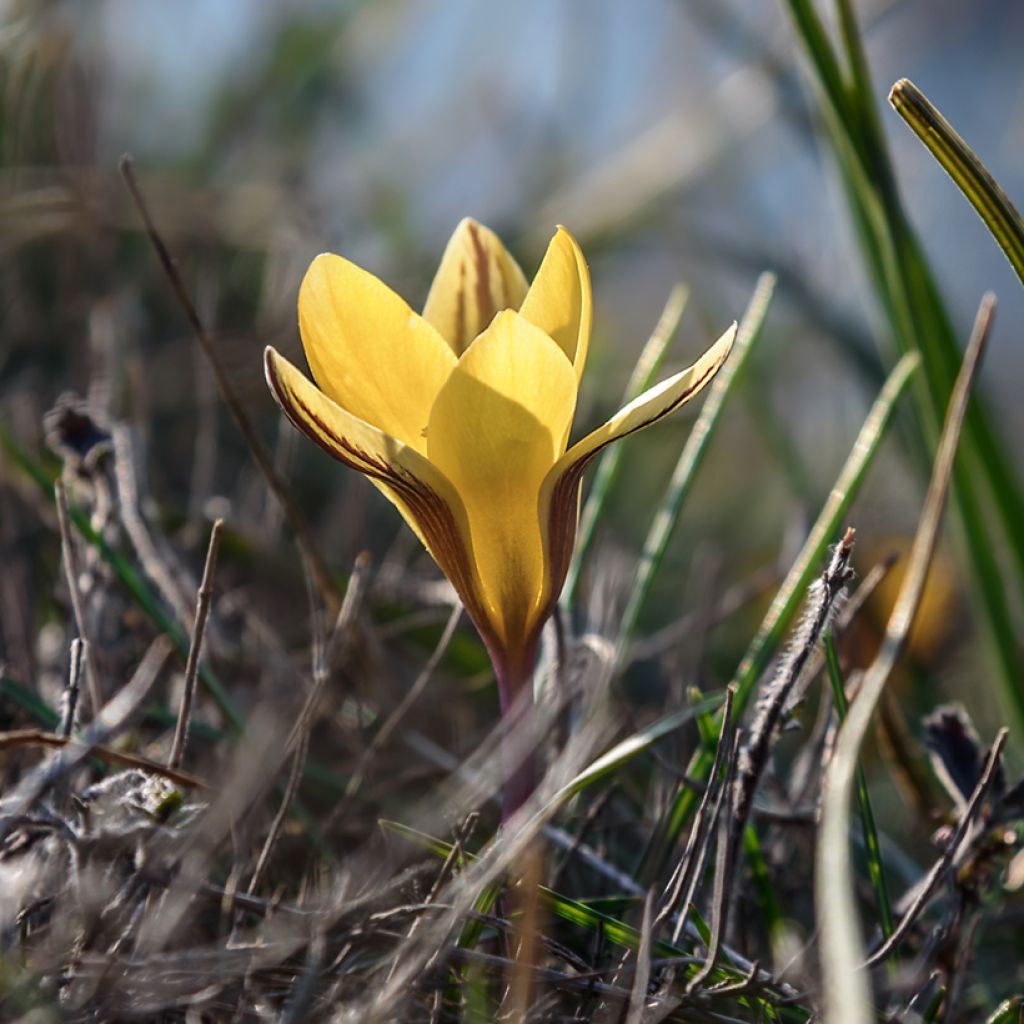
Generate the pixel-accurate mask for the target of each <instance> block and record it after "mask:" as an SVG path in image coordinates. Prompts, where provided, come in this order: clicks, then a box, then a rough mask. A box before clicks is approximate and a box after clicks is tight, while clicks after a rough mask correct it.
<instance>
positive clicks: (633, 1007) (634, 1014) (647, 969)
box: [626, 892, 654, 1024]
mask: <svg viewBox="0 0 1024 1024" xmlns="http://www.w3.org/2000/svg"><path fill="white" fill-rule="evenodd" d="M652 903H653V900H652V893H650V892H648V893H647V896H646V897H645V898H644V916H643V923H642V924H641V925H640V948H639V949H638V950H637V951H636V973H635V974H634V975H633V985H632V988H631V989H630V993H629V1013H628V1016H627V1017H626V1024H643V1019H644V1010H645V1008H646V1006H647V986H648V984H649V983H650V980H651V946H652V944H653V938H654V928H653V925H652V917H653V910H654V908H653V905H652Z"/></svg>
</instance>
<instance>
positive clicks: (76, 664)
mask: <svg viewBox="0 0 1024 1024" xmlns="http://www.w3.org/2000/svg"><path fill="white" fill-rule="evenodd" d="M84 668H85V641H84V640H83V639H82V638H81V637H80V636H77V637H75V639H74V640H72V641H71V664H70V665H69V666H68V685H67V687H66V689H65V690H64V704H63V707H62V708H61V713H60V723H59V725H58V727H57V735H58V736H64V737H68V736H70V735H71V731H72V729H74V727H75V715H76V713H77V712H78V697H79V694H80V693H81V690H82V687H81V683H82V671H83V670H84Z"/></svg>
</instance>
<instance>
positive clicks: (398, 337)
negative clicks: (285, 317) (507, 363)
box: [299, 253, 455, 452]
mask: <svg viewBox="0 0 1024 1024" xmlns="http://www.w3.org/2000/svg"><path fill="white" fill-rule="evenodd" d="M299 329H300V331H301V333H302V344H303V346H304V348H305V350H306V358H307V359H308V360H309V366H310V369H311V370H312V371H313V376H314V378H315V379H316V382H317V384H318V385H319V386H320V389H321V390H322V391H323V392H324V394H326V395H327V396H328V397H329V398H331V399H333V400H334V401H335V402H337V403H338V405H340V406H342V407H343V408H344V409H346V410H347V411H348V412H349V413H351V414H352V415H353V416H355V417H356V418H357V419H360V420H363V421H364V422H365V423H369V424H372V425H373V426H375V427H377V428H379V429H380V430H382V431H384V433H385V434H390V435H391V436H392V437H394V438H397V439H398V440H400V441H402V442H403V443H404V444H406V445H409V446H410V447H412V448H415V449H417V450H418V451H420V452H422V451H423V450H424V448H425V442H424V438H423V429H424V428H425V427H426V425H427V419H428V417H429V416H430V407H431V405H433V402H434V399H435V398H436V397H437V393H438V392H439V391H440V390H441V385H442V384H444V382H445V380H446V379H447V378H448V374H449V373H450V372H451V370H452V368H453V367H454V366H455V356H454V354H453V353H452V350H451V348H450V347H449V346H448V345H447V344H446V343H445V341H444V339H443V338H442V337H441V336H440V335H439V334H438V333H437V331H436V330H435V329H434V328H433V327H432V326H431V325H430V324H428V323H427V322H426V321H425V320H423V319H422V317H420V316H419V315H418V314H416V313H414V312H413V311H412V310H411V309H410V308H409V306H408V305H407V304H406V303H405V302H404V301H403V300H402V299H401V298H400V297H399V296H398V295H396V294H395V293H394V292H393V291H392V290H391V289H390V288H388V286H387V285H385V284H384V283H383V282H382V281H379V280H378V279H377V278H376V277H374V276H373V275H372V274H369V273H367V272H366V271H365V270H363V269H362V268H360V267H357V266H356V265H355V264H354V263H350V262H349V261H348V260H345V259H342V258H341V257H340V256H334V255H332V254H330V253H325V254H323V255H321V256H317V258H316V259H315V260H313V263H312V264H311V266H310V268H309V270H308V271H307V272H306V276H305V278H304V279H303V281H302V287H301V288H300V290H299Z"/></svg>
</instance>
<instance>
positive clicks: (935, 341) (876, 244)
mask: <svg viewBox="0 0 1024 1024" xmlns="http://www.w3.org/2000/svg"><path fill="white" fill-rule="evenodd" d="M837 2H838V3H839V5H840V6H839V20H840V28H841V32H842V38H843V44H844V48H845V51H846V59H847V63H848V65H849V67H850V72H849V75H848V77H844V74H843V72H842V71H841V70H840V64H839V59H838V57H837V56H836V54H835V52H834V50H833V49H832V45H831V43H830V41H829V39H828V36H827V34H826V33H825V31H824V28H823V27H822V24H821V22H820V20H819V19H818V16H817V14H816V12H815V10H814V7H813V5H812V3H811V2H810V0H784V3H785V6H786V8H787V9H788V11H789V13H790V15H791V17H792V19H793V22H794V25H795V26H796V29H797V34H798V36H799V38H800V41H801V42H802V43H803V46H804V49H805V51H806V53H807V56H808V57H809V59H810V62H811V67H812V69H813V71H814V74H815V77H816V81H817V84H818V86H819V89H820V92H821V95H822V98H823V113H824V120H825V124H826V127H827V128H828V135H829V140H830V141H831V143H832V146H833V148H834V150H835V155H836V159H837V164H838V166H839V170H840V174H841V176H842V180H843V184H844V187H845V189H846V193H847V198H848V201H849V205H850V209H851V212H852V215H853V220H854V224H855V226H856V228H857V231H858V239H859V242H860V245H861V249H862V252H863V255H864V259H865V263H866V265H867V269H868V273H869V276H870V279H871V282H872V285H873V287H874V289H875V291H876V293H877V295H878V298H879V301H880V303H881V305H882V308H883V309H884V310H885V313H886V316H887V317H888V319H889V321H890V325H891V329H892V337H893V340H894V341H895V343H896V347H897V349H898V351H899V352H901V353H904V354H905V353H908V352H915V351H918V352H920V353H921V355H922V358H923V368H924V373H923V375H922V379H923V382H924V384H925V385H926V386H921V387H918V388H915V389H914V400H915V405H916V410H917V418H918V429H919V439H918V444H917V446H916V451H915V452H914V454H915V455H916V456H917V458H918V461H919V463H920V465H921V466H922V468H923V469H925V471H926V467H927V465H928V464H929V463H930V456H928V457H927V458H925V456H927V455H928V453H929V452H930V451H932V450H933V449H934V447H935V444H936V443H937V439H938V429H939V423H940V421H941V418H942V415H943V412H944V410H945V408H946V404H947V402H948V400H949V395H950V393H951V391H952V388H953V381H954V379H955V377H956V373H957V370H958V368H959V364H960V345H959V341H958V339H957V336H956V334H955V332H954V330H953V328H952V324H951V321H950V318H949V315H948V312H947V311H946V308H945V305H944V303H943V300H942V297H941V295H940V293H939V290H938V287H937V285H936V283H935V280H934V277H933V275H932V272H931V269H930V267H929V265H928V262H927V260H926V259H925V257H924V254H923V251H922V249H921V246H920V243H919V242H918V240H917V238H916V236H915V234H914V231H913V228H912V227H911V225H910V221H909V218H908V217H907V214H906V211H905V210H904V208H903V205H902V202H901V200H900V197H899V192H898V189H897V186H896V180H895V174H894V171H893V168H892V162H891V160H890V157H889V153H888V147H887V144H886V140H885V137H884V134H883V132H882V130H881V127H880V124H879V121H878V117H877V110H876V104H875V97H874V95H873V91H872V88H871V83H870V77H869V74H868V69H867V62H866V59H865V57H864V53H863V48H862V46H861V44H860V39H859V33H858V31H857V26H856V22H855V19H854V15H853V9H852V6H851V5H850V4H849V3H847V2H846V0H837ZM954 484H955V486H954V494H955V496H956V505H957V510H958V512H959V514H960V519H961V525H962V530H963V537H964V539H965V541H966V547H967V552H968V558H967V561H968V566H969V569H970V572H971V575H972V578H973V579H972V582H973V585H974V591H975V594H976V596H977V598H978V600H979V602H980V603H981V604H982V606H983V607H984V609H985V615H984V616H983V619H984V622H985V629H986V630H987V632H988V637H989V640H990V643H991V649H992V652H993V654H994V656H995V661H996V667H997V669H998V679H999V682H1000V684H1001V690H1002V697H1003V703H1004V705H1005V706H1006V707H1007V708H1008V709H1009V712H1010V713H1011V714H1012V715H1013V716H1015V717H1016V719H1017V721H1018V723H1020V724H1022V725H1024V693H1022V691H1021V690H1020V688H1019V687H1018V685H1017V680H1018V679H1019V678H1020V675H1021V672H1022V671H1024V668H1022V665H1021V658H1020V654H1019V651H1018V645H1017V642H1016V638H1015V631H1014V627H1013V617H1012V614H1011V612H1010V605H1009V601H1008V598H1007V595H1006V593H1005V589H1004V582H1003V567H1002V566H1001V565H1000V563H999V561H998V560H997V559H996V557H995V556H994V554H993V552H994V550H995V549H996V546H994V545H993V544H992V538H991V532H992V531H991V529H990V528H989V524H988V522H987V521H986V514H985V502H984V500H983V494H984V492H986V491H987V492H988V494H990V495H991V498H992V508H993V510H994V512H995V513H996V515H997V516H998V519H999V522H1000V526H1001V530H1002V534H1003V537H1004V539H1005V541H1006V546H1007V553H1008V555H1009V559H1008V560H1007V564H1008V565H1009V566H1010V567H1011V568H1012V572H1013V575H1014V576H1015V577H1016V579H1015V583H1016V587H1017V590H1018V592H1019V593H1021V594H1024V531H1022V530H1020V528H1019V524H1020V522H1022V521H1024V491H1022V490H1021V487H1020V483H1019V481H1018V479H1017V476H1016V473H1015V470H1014V468H1013V462H1012V460H1011V459H1010V457H1009V453H1008V450H1007V448H1006V445H1005V444H1004V443H1003V442H1002V441H1001V440H1000V438H999V436H998V434H997V433H996V431H995V430H994V429H993V427H992V423H991V419H990V417H989V415H988V413H987V410H986V407H985V406H984V404H983V403H982V401H981V400H980V396H979V395H975V397H974V399H973V400H972V403H971V406H970V408H969V410H968V417H967V423H966V425H965V429H964V440H963V453H962V457H961V459H960V461H959V462H958V465H957V469H956V475H955V480H954Z"/></svg>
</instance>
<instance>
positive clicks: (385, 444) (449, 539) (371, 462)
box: [265, 346, 483, 619]
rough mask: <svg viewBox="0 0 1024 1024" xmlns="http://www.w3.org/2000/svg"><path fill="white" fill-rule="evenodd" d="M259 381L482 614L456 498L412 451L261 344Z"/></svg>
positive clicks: (447, 484)
mask: <svg viewBox="0 0 1024 1024" xmlns="http://www.w3.org/2000/svg"><path fill="white" fill-rule="evenodd" d="M265 368H266V374H267V383H268V384H269V385H270V390H271V392H272V393H273V395H274V398H276V399H277V402H278V405H280V406H281V409H282V410H283V411H284V413H285V415H286V416H287V417H288V419H290V420H291V421H292V423H293V424H294V425H295V426H296V427H297V428H298V429H299V430H300V431H301V432H302V433H303V434H305V435H306V436H307V437H308V438H310V440H312V441H315V442H316V443H317V444H318V445H319V446H320V447H321V448H323V449H324V451H326V452H327V453H328V454H329V455H333V456H334V457H335V458H336V459H338V460H340V461H341V462H344V463H345V464H346V465H348V466H351V467H352V468H353V469H356V470H358V471H359V472H360V473H362V474H364V475H365V476H367V477H369V478H370V480H371V482H372V483H373V484H374V486H375V487H377V489H378V490H380V491H381V493H382V494H384V496H385V497H386V498H387V499H388V500H389V501H390V502H392V503H393V504H394V505H395V507H396V508H397V509H398V511H399V512H401V513H402V517H403V518H404V519H405V521H406V522H407V523H408V524H409V526H410V527H411V528H412V530H413V532H414V533H415V534H416V535H417V536H418V537H419V538H420V540H421V541H422V542H423V545H424V547H426V549H427V550H428V551H429V552H430V554H431V555H432V556H433V558H434V561H435V562H437V564H438V565H439V566H440V567H441V570H442V571H443V572H444V574H445V575H446V576H447V577H448V579H449V580H451V583H452V585H453V586H454V587H455V589H456V591H457V592H458V594H459V596H460V597H461V598H462V601H463V604H465V605H466V609H467V611H469V613H470V614H471V615H473V616H474V619H475V618H476V616H477V615H480V616H481V617H483V607H482V605H481V603H480V599H479V582H478V580H477V577H476V573H475V571H474V568H473V559H472V554H471V552H470V551H469V549H468V547H467V545H468V538H469V527H468V522H467V519H466V512H465V508H464V506H463V503H462V501H461V499H460V498H459V495H458V493H457V492H456V491H455V490H454V488H453V487H452V485H451V483H450V482H449V481H448V480H447V478H446V477H445V475H444V474H443V473H442V472H441V471H440V470H439V469H437V468H436V467H434V466H432V465H431V464H430V463H429V462H428V461H427V460H426V459H425V458H424V457H423V456H422V455H421V454H420V453H419V452H417V451H416V450H415V448H412V447H410V446H409V445H406V444H403V443H402V442H401V441H400V440H398V439H397V438H395V437H391V436H389V435H388V434H386V433H384V432H383V431H381V430H378V429H377V428H376V427H373V426H370V424H368V423H365V422H363V421H362V420H361V419H359V418H357V417H355V416H353V415H351V413H348V412H346V411H345V410H344V409H342V408H341V407H340V406H339V405H338V404H337V403H335V402H333V401H332V400H331V399H330V398H329V397H328V396H327V395H325V394H324V393H323V392H322V391H320V390H319V389H318V388H317V387H316V385H314V384H313V383H312V382H311V381H309V380H308V379H307V378H306V377H305V376H304V375H303V374H302V373H301V372H300V371H299V370H297V369H296V368H295V367H294V366H293V365H292V364H291V363H290V362H288V360H287V359H285V358H284V357H283V356H281V355H279V354H278V353H277V352H276V351H275V350H274V349H273V348H270V347H269V346H268V347H267V349H266V352H265Z"/></svg>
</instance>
